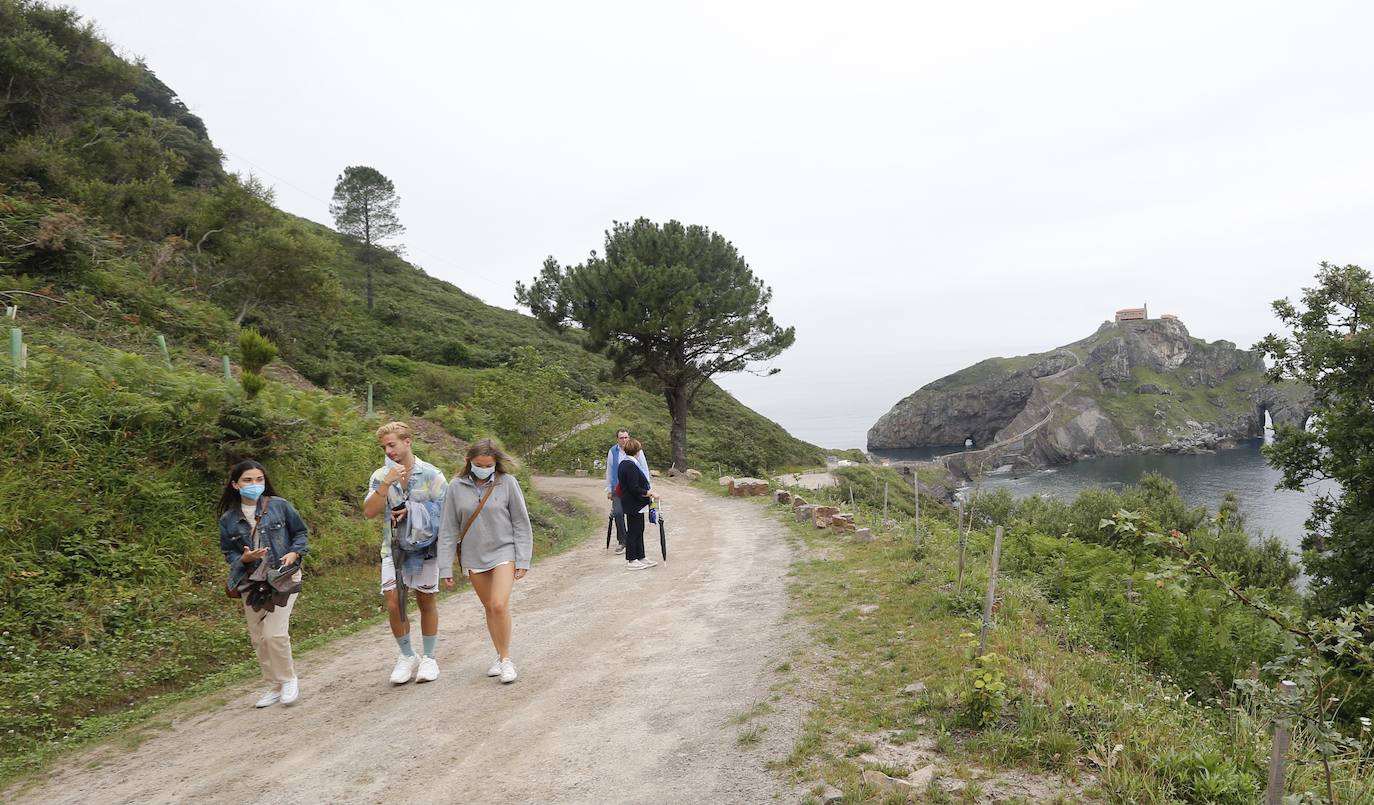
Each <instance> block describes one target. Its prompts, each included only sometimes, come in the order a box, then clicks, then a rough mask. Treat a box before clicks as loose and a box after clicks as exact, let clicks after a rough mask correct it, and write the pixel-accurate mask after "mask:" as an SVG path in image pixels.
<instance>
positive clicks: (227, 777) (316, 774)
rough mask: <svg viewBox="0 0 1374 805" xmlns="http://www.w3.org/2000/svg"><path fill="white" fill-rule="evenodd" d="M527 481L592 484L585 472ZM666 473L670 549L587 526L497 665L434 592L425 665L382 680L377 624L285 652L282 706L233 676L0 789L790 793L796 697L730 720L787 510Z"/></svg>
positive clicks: (357, 794) (761, 623) (771, 655)
mask: <svg viewBox="0 0 1374 805" xmlns="http://www.w3.org/2000/svg"><path fill="white" fill-rule="evenodd" d="M536 483H537V485H538V486H539V487H540V488H541V489H545V490H547V491H550V492H552V493H554V494H558V495H562V496H565V497H566V496H575V497H581V498H584V499H586V500H589V501H595V502H596V503H597V505H598V506H600V505H603V504H605V498H604V493H603V492H602V488H601V486H600V483H599V482H598V481H597V480H596V479H590V480H589V479H585V478H580V479H573V478H548V479H538V481H537V482H536ZM661 486H662V488H663V491H664V499H665V510H666V513H667V515H668V518H669V519H668V520H667V522H668V523H669V529H670V531H669V539H670V540H671V542H670V544H669V550H670V553H669V558H670V560H671V562H670V564H668V565H666V566H664V565H660V566H659V567H656V568H653V569H652V570H646V571H639V572H631V571H627V570H625V568H624V562H623V560H621V559H620V557H614V556H612V555H611V554H609V553H608V552H606V551H604V550H603V544H604V538H603V537H602V536H601V535H598V536H597V537H594V538H593V539H592V540H591V541H589V542H587V543H586V544H584V545H583V546H582V547H579V548H577V549H575V550H573V551H571V552H570V553H568V554H565V555H563V556H558V557H554V558H551V559H549V560H547V561H543V562H538V563H537V564H536V565H535V568H534V570H533V571H532V572H531V573H530V575H529V577H528V578H527V579H526V580H524V581H522V582H519V583H518V584H517V585H516V592H515V597H514V598H513V600H512V609H513V611H514V614H515V643H514V650H513V654H514V658H515V660H516V664H517V667H518V668H519V671H520V679H519V681H517V682H515V683H514V684H511V685H504V686H503V685H501V684H499V682H497V681H496V680H494V679H488V678H487V677H486V676H484V673H485V671H486V668H487V666H488V665H489V664H490V663H491V655H492V651H491V647H490V645H491V644H490V642H489V640H488V638H487V635H486V630H485V627H484V625H483V620H482V614H481V608H480V605H479V604H478V603H477V600H476V597H475V596H473V595H471V594H470V593H466V592H465V593H463V594H461V595H458V596H455V597H454V598H452V599H450V600H449V601H447V602H445V603H444V604H443V605H442V608H441V614H440V649H439V658H440V664H441V667H442V669H443V671H442V676H440V678H439V679H438V681H436V682H432V683H428V684H424V685H415V684H413V683H412V684H409V685H404V686H400V687H396V688H393V687H392V686H391V685H390V684H388V682H387V679H386V677H387V674H388V673H389V671H390V669H391V665H392V662H393V660H394V657H395V654H396V647H395V643H393V642H392V640H391V638H390V633H389V631H388V630H387V629H386V627H385V626H381V627H377V628H372V629H369V630H367V631H365V632H363V633H360V634H358V635H354V636H350V637H348V638H344V639H342V640H340V641H338V642H336V643H334V644H332V645H331V646H330V647H328V648H326V649H322V650H320V651H316V652H312V653H309V654H306V655H305V656H303V657H301V658H299V659H298V662H297V671H298V673H299V674H300V678H301V691H302V695H301V700H300V702H299V703H298V704H297V705H296V706H295V707H292V708H289V709H288V708H285V707H282V706H280V705H278V706H276V707H271V708H267V709H265V710H261V711H257V710H254V709H253V706H252V705H253V701H254V700H255V699H256V697H257V692H258V686H257V684H256V683H254V684H252V685H247V684H245V685H240V686H237V687H235V688H232V689H231V690H229V691H226V695H227V696H228V699H227V701H226V702H225V703H224V704H223V705H222V706H217V707H204V706H202V707H201V708H199V709H198V710H193V711H191V712H183V713H182V714H180V715H179V716H177V717H175V718H174V719H173V721H172V723H171V724H170V725H169V726H167V727H166V728H164V729H161V730H160V731H155V732H154V733H153V734H152V735H151V736H149V737H147V738H146V740H143V741H142V742H141V743H139V744H138V745H137V746H134V747H129V746H127V745H126V746H121V745H119V743H120V742H118V741H116V742H111V743H110V744H107V745H105V746H101V747H98V748H95V749H91V750H85V751H81V752H78V753H75V754H74V755H73V756H71V757H68V758H67V759H65V760H63V761H60V762H59V764H58V768H56V769H55V770H54V771H53V772H52V773H50V774H49V775H47V776H45V777H44V778H43V779H42V780H40V781H38V782H37V784H35V785H32V786H30V787H28V788H27V789H26V790H23V791H20V792H10V793H9V794H8V795H5V796H0V799H3V800H4V801H6V802H13V803H29V802H33V803H37V802H43V803H96V802H98V803H125V802H129V803H132V802H138V803H181V802H197V803H219V802H223V803H245V802H272V803H320V802H330V803H353V802H359V803H374V802H375V803H388V805H397V804H398V803H406V802H417V803H446V802H460V801H467V802H588V803H591V802H597V803H601V802H646V803H647V802H679V801H692V802H768V801H790V802H796V801H798V799H800V791H799V790H794V789H788V788H785V787H784V786H783V785H782V784H781V783H779V782H778V781H777V780H776V779H774V777H773V776H772V775H771V774H770V773H769V772H768V771H766V770H765V768H764V763H765V762H766V761H767V760H768V759H770V758H773V757H777V756H778V755H780V754H785V752H786V750H787V748H788V746H789V745H790V738H789V736H788V733H789V732H790V731H791V729H793V728H794V727H795V722H796V721H798V720H799V715H798V714H797V713H795V712H793V713H789V712H787V707H786V705H785V703H783V704H775V705H774V707H775V708H776V709H775V712H774V714H773V715H772V716H771V717H770V718H772V719H773V723H770V724H769V725H768V730H767V732H766V733H764V734H765V738H764V740H763V742H762V743H761V744H759V745H755V746H752V747H750V748H741V747H740V746H739V745H738V743H737V740H736V738H737V735H738V734H739V732H740V730H741V727H739V726H738V725H737V724H735V723H732V719H733V718H735V717H737V716H740V715H741V714H742V713H745V712H747V711H749V710H750V709H751V708H753V707H754V706H755V705H757V704H759V703H760V702H763V701H765V700H767V699H768V697H769V688H770V685H771V683H772V682H773V681H774V674H773V672H772V670H771V669H773V668H775V667H776V666H777V665H778V664H779V663H781V662H783V661H784V660H785V659H786V658H787V656H788V653H789V652H790V651H791V645H792V644H791V643H790V642H789V638H788V637H787V636H786V635H787V633H788V627H787V625H786V624H784V622H783V616H784V612H785V609H786V603H787V598H786V591H785V589H784V583H785V576H786V572H787V567H788V560H789V557H790V553H789V548H788V546H787V543H786V541H785V540H784V535H783V527H782V526H780V525H779V524H777V523H775V522H773V521H771V520H770V519H768V518H767V516H766V515H765V514H764V512H763V511H762V510H761V509H760V508H759V507H757V506H754V505H752V504H749V503H746V502H743V501H738V500H729V499H725V498H714V497H707V496H706V495H704V494H703V493H702V492H700V491H698V490H696V489H692V488H690V487H687V486H682V485H673V484H670V483H669V482H666V481H665V482H662V483H661ZM654 543H655V544H654V547H653V548H651V549H650V556H651V557H653V556H655V555H656V554H657V544H656V543H657V535H656V534H655V539H654ZM308 589H309V582H308V581H307V593H306V595H307V597H305V598H303V599H302V601H301V604H300V606H309V598H308ZM412 617H414V616H413V615H412ZM246 639H247V638H246V636H245V640H246ZM125 743H128V742H125Z"/></svg>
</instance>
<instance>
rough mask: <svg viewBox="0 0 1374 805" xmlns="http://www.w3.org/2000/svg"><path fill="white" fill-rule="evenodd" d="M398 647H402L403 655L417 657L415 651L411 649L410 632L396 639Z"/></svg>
mask: <svg viewBox="0 0 1374 805" xmlns="http://www.w3.org/2000/svg"><path fill="white" fill-rule="evenodd" d="M396 645H398V646H400V647H401V653H402V654H404V655H406V656H407V657H414V656H415V649H413V648H411V647H410V632H406V633H405V634H403V635H401V636H400V637H398V638H396Z"/></svg>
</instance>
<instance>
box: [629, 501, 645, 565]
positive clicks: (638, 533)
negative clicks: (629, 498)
mask: <svg viewBox="0 0 1374 805" xmlns="http://www.w3.org/2000/svg"><path fill="white" fill-rule="evenodd" d="M625 526H626V528H625V561H627V562H633V561H634V560H636V559H643V558H644V515H643V514H631V513H629V512H626V513H625Z"/></svg>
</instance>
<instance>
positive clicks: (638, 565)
mask: <svg viewBox="0 0 1374 805" xmlns="http://www.w3.org/2000/svg"><path fill="white" fill-rule="evenodd" d="M625 569H626V570H648V569H649V566H648V565H646V564H644V563H643V562H641V561H639V560H638V559H632V560H630V561H628V562H626V563H625Z"/></svg>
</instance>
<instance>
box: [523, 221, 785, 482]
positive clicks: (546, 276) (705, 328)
mask: <svg viewBox="0 0 1374 805" xmlns="http://www.w3.org/2000/svg"><path fill="white" fill-rule="evenodd" d="M772 298H773V292H772V290H771V289H769V288H768V287H767V286H766V285H764V284H763V281H762V280H760V279H758V278H757V277H755V276H754V273H753V272H752V271H751V270H750V269H749V264H748V263H746V262H745V261H744V258H743V257H741V256H740V254H739V252H738V251H736V249H735V247H734V245H733V244H732V243H730V241H728V240H726V239H725V238H723V237H721V236H720V235H719V234H717V233H715V232H712V231H711V230H709V229H707V228H706V227H702V226H684V225H683V224H681V223H678V222H677V221H669V222H668V223H666V224H663V225H661V226H660V225H659V224H655V223H653V222H652V221H649V220H648V219H646V218H640V219H639V220H637V221H635V222H634V223H629V224H627V223H621V222H615V223H613V224H612V227H611V230H610V231H609V232H607V233H606V255H605V257H599V256H597V254H596V252H592V254H591V257H590V258H588V259H587V261H586V262H584V263H580V264H578V265H575V266H566V267H560V266H559V264H558V261H557V260H555V259H554V258H552V257H549V258H548V259H546V260H545V261H544V267H543V269H542V270H541V271H540V273H539V276H537V277H535V278H534V279H533V280H532V281H531V282H530V284H529V285H525V284H524V283H523V282H518V283H516V285H515V299H516V301H517V302H518V303H520V304H522V305H525V306H526V307H528V308H529V309H530V312H531V313H533V314H534V316H535V317H537V318H538V319H540V320H541V321H544V322H545V323H547V324H549V325H552V326H554V327H558V328H562V327H565V326H567V325H568V324H570V323H575V324H577V325H579V326H581V327H582V328H583V329H585V330H586V331H587V334H588V336H589V337H590V346H592V348H594V349H602V350H604V351H605V352H606V353H607V354H608V355H609V356H610V358H611V359H612V361H614V363H615V366H616V371H617V373H619V374H620V375H621V376H623V377H634V378H654V379H656V380H657V381H658V382H659V383H660V384H661V385H662V388H663V397H664V400H665V401H666V402H667V404H668V411H669V413H670V414H671V416H672V440H671V441H672V454H673V466H674V467H676V468H678V469H686V468H687V409H688V408H689V407H690V406H691V403H692V400H693V399H694V398H695V397H696V394H697V392H698V391H700V390H701V388H702V386H703V385H704V384H705V383H706V381H707V380H709V379H710V378H711V377H712V376H713V375H716V374H720V373H722V372H740V371H751V370H750V365H751V364H753V363H756V362H758V361H766V360H769V359H771V358H774V357H776V356H777V355H779V354H780V353H781V352H782V351H783V350H785V349H787V348H788V347H790V346H791V345H792V342H793V341H794V340H796V330H795V329H794V328H792V327H787V328H783V327H780V326H778V324H777V323H776V322H774V321H773V317H772V315H771V314H770V313H769V312H768V303H769V302H770V301H771V300H772ZM777 371H778V370H777V369H768V370H766V371H763V372H762V373H763V374H767V375H771V374H775V373H776V372H777Z"/></svg>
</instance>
